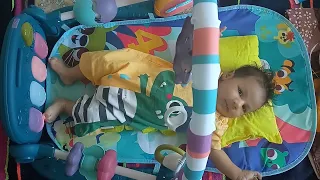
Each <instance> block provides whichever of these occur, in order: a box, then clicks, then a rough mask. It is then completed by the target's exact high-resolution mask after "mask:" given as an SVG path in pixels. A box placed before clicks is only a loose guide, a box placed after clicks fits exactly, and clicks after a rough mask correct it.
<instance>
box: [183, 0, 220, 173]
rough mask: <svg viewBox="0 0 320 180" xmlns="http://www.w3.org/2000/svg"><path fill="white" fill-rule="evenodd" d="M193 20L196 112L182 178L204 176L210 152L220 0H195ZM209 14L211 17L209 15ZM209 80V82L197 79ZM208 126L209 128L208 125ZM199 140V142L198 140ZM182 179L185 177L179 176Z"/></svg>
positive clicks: (215, 95) (194, 107) (190, 131)
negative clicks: (218, 3) (218, 0)
mask: <svg viewBox="0 0 320 180" xmlns="http://www.w3.org/2000/svg"><path fill="white" fill-rule="evenodd" d="M193 3H194V4H193V14H192V19H191V22H194V31H193V50H192V53H193V57H192V79H194V81H193V84H192V86H193V88H192V92H193V99H194V104H193V112H192V117H193V118H192V119H191V121H190V125H189V130H188V133H187V137H188V139H187V156H186V157H187V160H186V162H187V163H186V166H184V172H183V175H182V176H183V179H201V177H202V175H203V172H204V170H205V168H206V165H207V161H208V157H209V154H210V150H211V146H205V144H211V136H212V132H213V131H215V130H216V126H214V125H213V124H214V123H212V121H213V122H215V112H216V101H217V89H218V79H219V75H220V71H221V70H220V64H219V39H220V21H219V19H218V5H217V0H195V1H194V2H193ZM206 17H211V18H210V19H209V18H206ZM197 79H198V80H199V79H207V80H206V81H196V80H197ZM208 127H209V128H208ZM195 142H197V143H195ZM179 179H182V178H181V177H179Z"/></svg>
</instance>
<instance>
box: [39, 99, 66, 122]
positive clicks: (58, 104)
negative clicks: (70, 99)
mask: <svg viewBox="0 0 320 180" xmlns="http://www.w3.org/2000/svg"><path fill="white" fill-rule="evenodd" d="M65 107H66V100H64V99H57V100H56V101H55V102H54V103H53V104H52V105H51V106H50V107H48V108H47V109H46V111H45V112H44V114H43V116H44V120H45V121H46V122H48V123H52V122H53V121H54V120H56V119H57V117H58V116H59V115H60V114H61V113H62V112H63V111H64V109H65Z"/></svg>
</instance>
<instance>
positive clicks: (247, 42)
mask: <svg viewBox="0 0 320 180" xmlns="http://www.w3.org/2000/svg"><path fill="white" fill-rule="evenodd" d="M219 48H220V67H221V70H222V72H229V71H233V70H235V69H238V68H240V67H241V66H244V65H256V66H258V67H261V61H260V58H259V41H258V37H257V36H256V35H251V36H232V37H225V38H220V47H219Z"/></svg>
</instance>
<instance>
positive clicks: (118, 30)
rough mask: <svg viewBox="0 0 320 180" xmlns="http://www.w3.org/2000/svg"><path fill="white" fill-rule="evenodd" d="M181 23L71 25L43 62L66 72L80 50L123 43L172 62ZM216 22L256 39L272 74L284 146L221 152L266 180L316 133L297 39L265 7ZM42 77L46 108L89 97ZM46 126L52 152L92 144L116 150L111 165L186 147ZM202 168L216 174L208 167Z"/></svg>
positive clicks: (243, 9)
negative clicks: (165, 147)
mask: <svg viewBox="0 0 320 180" xmlns="http://www.w3.org/2000/svg"><path fill="white" fill-rule="evenodd" d="M184 17H185V16H184V15H182V16H177V17H169V18H166V19H153V20H138V21H125V22H119V23H118V24H117V23H109V24H106V25H104V27H96V28H85V27H84V26H78V27H76V28H73V29H71V30H69V31H67V32H66V33H65V34H64V35H63V36H62V38H61V39H60V40H59V41H58V42H57V44H56V46H55V47H54V49H53V51H52V54H51V56H59V57H62V59H63V60H64V61H65V62H66V63H69V65H70V66H73V65H75V64H76V63H77V62H78V61H79V57H80V56H81V54H82V53H83V52H85V51H94V50H101V49H111V50H113V49H120V48H124V47H128V46H129V45H130V46H131V47H132V48H136V49H139V50H143V51H144V52H148V53H150V54H154V55H156V56H159V57H162V58H163V59H167V60H168V61H172V59H173V57H174V52H175V42H176V39H177V37H178V34H179V32H180V31H181V26H182V25H183V22H184V20H183V18H184ZM219 19H220V20H221V22H222V23H221V26H227V27H228V29H227V30H226V31H225V32H224V34H223V37H226V36H235V35H252V34H257V35H258V38H259V50H260V58H261V59H262V62H263V64H264V67H265V68H268V69H271V70H272V71H274V72H275V78H274V80H275V81H276V83H277V89H276V93H277V94H278V95H277V96H276V97H275V99H274V101H273V103H274V111H275V114H276V117H277V124H278V127H279V130H280V133H281V136H282V138H283V140H284V142H283V143H282V144H280V145H277V144H272V143H269V142H267V141H266V140H265V139H255V140H248V141H244V142H238V143H234V144H232V145H231V146H230V147H228V148H225V149H224V150H225V151H226V152H227V154H228V155H229V157H230V158H231V159H232V161H233V162H235V163H236V164H237V165H238V166H239V167H240V168H243V169H250V170H257V171H262V172H263V175H267V176H269V175H273V174H278V173H282V172H284V171H287V170H288V169H291V168H292V167H294V166H296V165H297V164H298V163H300V162H301V160H302V159H304V157H305V156H306V155H307V153H308V152H309V150H310V147H311V145H312V142H313V139H314V135H315V128H316V109H315V107H316V106H315V97H314V90H313V83H312V79H311V68H310V62H309V60H308V54H307V51H306V48H305V46H304V44H303V40H302V38H301V37H300V35H299V33H298V32H297V30H296V29H295V28H294V27H293V26H292V24H290V22H289V21H288V20H286V19H285V18H284V17H282V16H281V15H279V14H277V13H275V12H273V11H270V10H268V9H265V8H260V7H254V6H233V7H227V8H221V9H220V10H219ZM279 32H280V33H279ZM282 33H283V34H284V35H282ZM288 35H289V36H288ZM270 52H272V53H270ZM48 71H49V73H48V78H47V79H48V81H47V88H48V89H49V91H47V94H48V97H47V99H48V102H47V103H51V102H52V100H53V99H56V98H57V97H62V98H68V99H72V100H76V99H78V98H79V97H80V96H81V95H83V94H84V93H87V94H89V95H91V94H92V93H93V92H94V87H92V85H90V84H88V82H78V83H76V84H74V85H72V86H64V85H63V83H62V82H61V81H60V80H59V78H58V77H57V75H56V74H55V73H54V72H52V70H51V69H48ZM90 93H91V94H90ZM60 118H61V119H65V118H66V117H63V116H61V117H60ZM47 128H48V132H49V134H50V136H51V138H52V139H53V140H54V142H55V143H56V144H57V145H58V146H59V147H60V148H64V149H66V150H68V149H70V147H72V146H73V144H74V143H75V142H78V141H81V142H83V143H84V144H85V146H87V147H89V146H91V145H92V144H100V145H102V146H103V147H106V148H107V149H114V150H116V151H117V152H118V160H119V161H120V162H127V163H156V161H155V160H154V156H153V153H154V151H155V148H156V147H157V146H158V145H161V144H172V145H175V146H180V145H182V144H185V143H186V135H183V134H178V135H177V136H172V137H171V136H163V135H161V134H160V133H150V134H142V133H141V132H133V131H124V132H121V133H118V132H116V131H110V130H106V129H105V130H98V131H96V132H94V133H92V134H90V135H89V136H85V137H81V138H79V137H75V136H71V135H69V134H70V133H68V132H69V131H70V129H69V128H68V124H63V123H62V121H57V122H56V123H54V124H53V125H52V126H50V125H48V126H47ZM128 149H130V151H128ZM248 155H249V156H248ZM206 170H208V171H216V169H215V168H214V165H213V164H212V163H211V162H210V161H208V164H207V168H206Z"/></svg>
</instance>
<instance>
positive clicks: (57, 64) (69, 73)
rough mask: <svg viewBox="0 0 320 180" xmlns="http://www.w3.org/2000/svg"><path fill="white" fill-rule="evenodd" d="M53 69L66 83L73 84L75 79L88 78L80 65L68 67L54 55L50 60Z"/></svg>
mask: <svg viewBox="0 0 320 180" xmlns="http://www.w3.org/2000/svg"><path fill="white" fill-rule="evenodd" d="M49 63H50V65H51V67H52V69H53V70H54V71H55V72H56V73H57V74H58V75H59V76H60V79H61V80H62V82H63V83H64V84H66V85H70V84H73V83H74V82H75V81H81V80H86V77H84V75H83V74H82V72H81V71H80V68H79V65H77V66H75V67H72V68H68V67H67V66H66V65H65V64H64V63H63V62H62V61H60V60H59V59H57V58H55V57H53V58H51V59H50V60H49Z"/></svg>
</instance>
